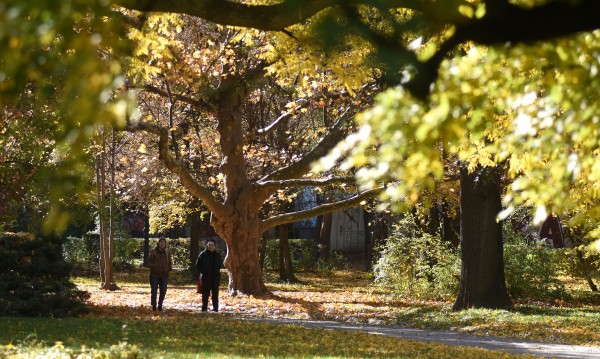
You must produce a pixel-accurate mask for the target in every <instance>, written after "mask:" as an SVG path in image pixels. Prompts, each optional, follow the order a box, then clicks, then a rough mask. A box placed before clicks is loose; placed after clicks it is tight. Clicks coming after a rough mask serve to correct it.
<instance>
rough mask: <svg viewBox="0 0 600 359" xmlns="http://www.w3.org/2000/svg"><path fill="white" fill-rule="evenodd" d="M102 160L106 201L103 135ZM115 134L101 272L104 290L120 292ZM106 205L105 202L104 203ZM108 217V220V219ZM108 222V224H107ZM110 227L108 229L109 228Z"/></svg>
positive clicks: (102, 217)
mask: <svg viewBox="0 0 600 359" xmlns="http://www.w3.org/2000/svg"><path fill="white" fill-rule="evenodd" d="M102 138H103V139H102V147H103V148H102V158H103V160H102V161H101V164H102V167H101V169H102V170H101V191H100V192H101V197H102V199H103V200H104V199H105V198H106V197H107V194H106V192H105V189H106V187H107V186H106V169H105V168H106V166H105V164H106V162H107V161H106V160H104V158H105V156H106V153H107V150H106V141H105V136H104V134H103V136H102ZM115 143H116V141H115V132H114V129H113V130H112V137H111V148H110V158H109V160H110V166H109V168H110V181H109V183H108V192H109V193H108V212H107V211H106V210H104V211H102V214H103V215H101V221H100V223H101V224H102V225H101V228H102V230H101V232H102V234H101V241H102V246H101V248H102V251H101V256H102V257H104V259H103V260H102V263H103V265H104V266H103V268H101V270H102V271H103V272H104V275H103V277H104V281H103V282H102V288H101V289H104V290H118V289H120V288H119V286H117V285H116V284H115V281H114V275H113V252H114V249H113V246H114V233H115V230H114V227H115V221H114V217H115V213H114V207H115V204H114V180H115V178H114V176H115V166H114V165H115ZM103 203H104V201H103ZM106 217H108V218H106ZM107 222H108V223H107ZM107 225H108V228H107Z"/></svg>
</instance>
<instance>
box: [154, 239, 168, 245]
mask: <svg viewBox="0 0 600 359" xmlns="http://www.w3.org/2000/svg"><path fill="white" fill-rule="evenodd" d="M160 242H165V243H167V239H166V238H165V237H160V238H159V239H158V242H156V244H158V243H160Z"/></svg>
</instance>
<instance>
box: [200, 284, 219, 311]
mask: <svg viewBox="0 0 600 359" xmlns="http://www.w3.org/2000/svg"><path fill="white" fill-rule="evenodd" d="M209 295H210V297H211V299H212V305H213V311H214V312H218V311H219V287H218V286H216V287H213V288H211V287H202V311H203V312H206V310H207V309H208V296H209Z"/></svg>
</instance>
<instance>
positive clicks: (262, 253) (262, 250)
mask: <svg viewBox="0 0 600 359" xmlns="http://www.w3.org/2000/svg"><path fill="white" fill-rule="evenodd" d="M266 256H267V232H264V233H263V234H262V236H261V238H260V247H259V261H260V270H261V272H262V271H264V270H265V257H266Z"/></svg>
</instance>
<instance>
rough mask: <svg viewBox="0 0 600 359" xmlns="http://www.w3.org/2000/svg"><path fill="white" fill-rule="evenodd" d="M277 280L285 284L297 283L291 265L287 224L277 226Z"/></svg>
mask: <svg viewBox="0 0 600 359" xmlns="http://www.w3.org/2000/svg"><path fill="white" fill-rule="evenodd" d="M279 279H281V280H283V281H287V282H297V279H296V277H295V276H294V267H293V265H292V254H291V251H290V241H289V238H288V225H287V223H286V224H282V225H280V226H279Z"/></svg>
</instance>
